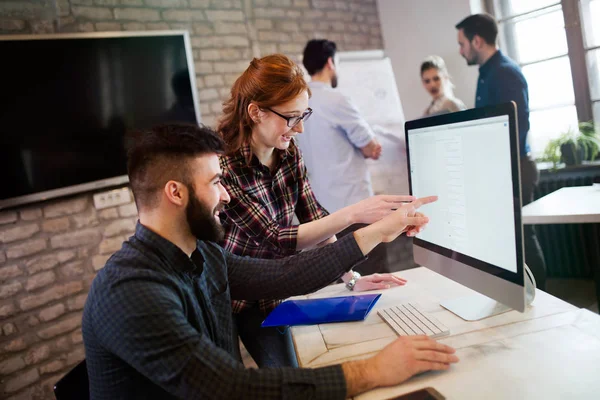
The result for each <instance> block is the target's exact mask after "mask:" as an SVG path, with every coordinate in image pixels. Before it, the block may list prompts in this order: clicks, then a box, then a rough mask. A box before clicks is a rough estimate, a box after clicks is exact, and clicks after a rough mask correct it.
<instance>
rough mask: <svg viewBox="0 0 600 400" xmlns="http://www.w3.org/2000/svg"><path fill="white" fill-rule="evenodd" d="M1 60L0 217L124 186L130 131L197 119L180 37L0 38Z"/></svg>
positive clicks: (190, 67) (184, 45)
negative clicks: (22, 207) (6, 211)
mask: <svg viewBox="0 0 600 400" xmlns="http://www.w3.org/2000/svg"><path fill="white" fill-rule="evenodd" d="M117 35H118V36H117ZM0 54H2V59H3V60H4V61H3V62H2V63H0V81H1V84H0V87H1V88H2V89H1V90H0V168H1V171H2V177H3V182H2V185H0V209H1V208H6V207H8V206H14V205H16V204H22V203H26V202H31V201H37V200H41V199H46V198H51V197H56V196H60V195H64V194H70V193H75V192H77V191H84V190H91V189H93V188H99V187H106V186H111V185H114V184H118V183H124V182H126V173H127V169H126V158H125V151H124V137H125V133H126V132H127V131H128V130H131V129H144V128H149V127H151V126H153V125H156V124H160V123H168V122H186V123H198V121H199V112H198V107H197V100H196V90H195V88H196V85H195V77H194V71H193V62H192V55H191V53H190V46H189V39H188V36H187V33H186V32H166V33H165V32H160V33H158V32H157V33H153V32H145V33H139V34H122V33H119V34H79V35H71V36H64V35H54V36H46V37H45V36H26V37H13V38H11V37H4V38H2V37H0Z"/></svg>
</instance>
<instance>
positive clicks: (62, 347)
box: [54, 336, 71, 359]
mask: <svg viewBox="0 0 600 400" xmlns="http://www.w3.org/2000/svg"><path fill="white" fill-rule="evenodd" d="M70 348H71V342H70V341H69V338H68V337H67V336H63V337H61V338H60V339H58V340H56V341H55V342H54V350H55V351H56V352H59V353H65V352H67V351H68V350H69V349H70ZM64 358H66V357H62V356H61V359H64Z"/></svg>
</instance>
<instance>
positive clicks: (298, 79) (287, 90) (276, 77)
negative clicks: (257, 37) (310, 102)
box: [217, 54, 310, 155]
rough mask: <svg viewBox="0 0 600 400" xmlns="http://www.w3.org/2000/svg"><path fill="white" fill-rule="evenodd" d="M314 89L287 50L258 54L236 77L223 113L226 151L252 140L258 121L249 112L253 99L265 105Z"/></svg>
mask: <svg viewBox="0 0 600 400" xmlns="http://www.w3.org/2000/svg"><path fill="white" fill-rule="evenodd" d="M304 91H307V92H308V95H309V96H310V89H309V88H308V85H307V84H306V81H305V80H304V73H303V72H302V70H301V69H300V67H299V66H298V65H297V64H296V63H294V62H293V61H292V60H290V59H289V58H288V57H286V56H284V55H283V54H272V55H270V56H266V57H263V58H260V59H258V58H254V59H253V60H252V61H251V62H250V66H249V67H248V68H247V69H246V70H245V71H244V72H243V73H242V75H241V76H240V77H239V78H238V79H237V80H236V81H235V83H234V84H233V87H232V88H231V96H230V97H229V99H228V100H227V101H225V102H224V103H223V116H222V117H221V119H220V120H219V126H218V128H217V131H218V132H219V133H220V134H221V136H222V137H223V140H224V141H225V154H227V155H231V154H233V153H235V152H237V151H238V150H239V149H240V148H241V147H242V146H244V145H246V144H250V139H251V136H252V128H253V126H254V121H253V120H252V118H251V117H250V115H249V114H248V105H249V104H250V103H251V102H252V103H254V104H256V105H257V106H258V107H260V108H261V109H263V108H271V107H274V106H277V105H279V104H283V103H287V102H288V101H291V100H293V99H295V98H296V97H297V96H298V95H300V94H301V93H302V92H304Z"/></svg>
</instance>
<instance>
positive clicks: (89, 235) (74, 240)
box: [50, 229, 100, 249]
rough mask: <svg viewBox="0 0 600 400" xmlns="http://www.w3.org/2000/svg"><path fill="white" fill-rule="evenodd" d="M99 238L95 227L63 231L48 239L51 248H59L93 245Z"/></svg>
mask: <svg viewBox="0 0 600 400" xmlns="http://www.w3.org/2000/svg"><path fill="white" fill-rule="evenodd" d="M98 240H100V232H98V231H97V230H96V229H84V230H81V231H75V232H69V233H63V234H61V235H55V236H53V237H52V238H51V239H50V243H51V245H52V248H55V249H60V248H65V247H76V246H83V245H88V244H89V245H93V244H96V243H97V242H98Z"/></svg>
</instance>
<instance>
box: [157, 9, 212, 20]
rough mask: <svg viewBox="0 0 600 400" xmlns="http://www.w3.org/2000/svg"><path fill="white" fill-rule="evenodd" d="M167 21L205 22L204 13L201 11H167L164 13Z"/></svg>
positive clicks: (163, 16) (163, 15)
mask: <svg viewBox="0 0 600 400" xmlns="http://www.w3.org/2000/svg"><path fill="white" fill-rule="evenodd" d="M162 19H163V20H165V21H205V20H206V17H205V16H204V12H203V11H200V10H167V11H163V12H162Z"/></svg>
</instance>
